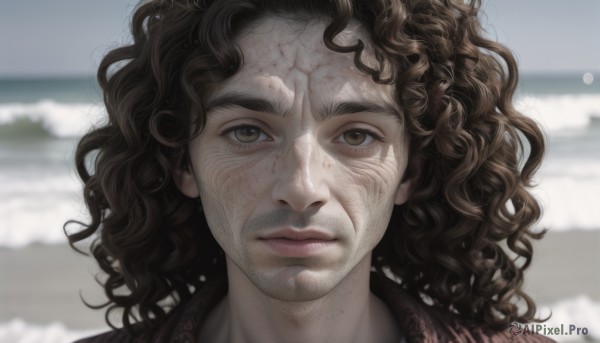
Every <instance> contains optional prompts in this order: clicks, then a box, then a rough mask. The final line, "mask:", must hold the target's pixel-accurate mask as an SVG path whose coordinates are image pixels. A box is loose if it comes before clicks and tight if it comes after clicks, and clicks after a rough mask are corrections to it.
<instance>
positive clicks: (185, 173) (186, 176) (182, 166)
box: [173, 156, 200, 198]
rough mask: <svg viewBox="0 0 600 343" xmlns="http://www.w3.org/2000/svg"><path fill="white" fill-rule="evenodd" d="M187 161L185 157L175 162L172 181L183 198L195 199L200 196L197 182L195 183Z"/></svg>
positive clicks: (191, 169) (194, 177)
mask: <svg viewBox="0 0 600 343" xmlns="http://www.w3.org/2000/svg"><path fill="white" fill-rule="evenodd" d="M187 160H188V159H187V156H182V157H181V158H178V159H177V160H176V161H175V163H174V164H175V168H174V169H173V181H174V182H175V186H177V188H178V189H179V191H180V192H181V193H183V194H184V195H185V196H187V197H190V198H197V197H199V196H200V192H199V190H198V182H196V176H195V175H194V171H193V168H192V167H191V165H190V163H188V162H187Z"/></svg>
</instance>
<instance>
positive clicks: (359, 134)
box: [337, 130, 375, 146]
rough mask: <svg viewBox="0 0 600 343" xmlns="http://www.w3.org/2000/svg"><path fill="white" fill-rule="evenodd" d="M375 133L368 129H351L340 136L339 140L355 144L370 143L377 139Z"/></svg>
mask: <svg viewBox="0 0 600 343" xmlns="http://www.w3.org/2000/svg"><path fill="white" fill-rule="evenodd" d="M374 136H375V135H374V134H373V133H371V132H369V131H367V130H349V131H346V132H344V133H342V134H341V135H340V136H339V137H338V139H337V140H338V141H340V140H341V141H342V143H346V144H349V145H353V146H362V145H369V144H371V143H372V142H373V140H374V139H375V137H374Z"/></svg>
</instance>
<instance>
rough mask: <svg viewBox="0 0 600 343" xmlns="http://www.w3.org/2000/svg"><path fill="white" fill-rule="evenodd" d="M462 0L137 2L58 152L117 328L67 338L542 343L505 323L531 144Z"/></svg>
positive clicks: (518, 293)
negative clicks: (66, 150) (74, 132)
mask: <svg viewBox="0 0 600 343" xmlns="http://www.w3.org/2000/svg"><path fill="white" fill-rule="evenodd" d="M477 9H478V4H477V3H474V4H463V3H460V2H450V1H443V2H442V1H434V0H430V1H408V0H404V1H382V2H376V1H375V2H374V1H355V2H350V1H341V0H340V1H331V2H326V1H317V0H314V1H266V0H264V1H258V0H255V1H251V0H246V1H227V0H221V1H197V2H194V3H188V2H186V1H182V2H178V1H159V0H156V1H150V2H147V3H145V4H143V5H142V6H141V7H139V8H138V10H137V11H136V13H135V14H134V17H133V25H132V32H133V36H134V43H133V44H132V45H131V46H127V47H123V48H120V49H116V50H114V51H112V52H111V53H109V54H108V55H107V56H106V58H105V59H104V60H103V62H102V64H101V66H100V70H99V81H100V84H101V86H102V87H103V90H104V94H105V97H104V98H105V103H106V107H107V112H108V115H109V123H108V124H107V125H106V126H105V127H102V128H99V129H96V130H95V131H92V132H91V133H89V134H88V135H86V136H85V137H84V138H83V139H82V141H81V143H80V145H79V149H78V152H77V156H76V159H77V163H78V170H79V173H80V175H81V177H82V179H83V180H84V182H85V189H84V195H85V197H86V202H87V204H88V207H89V210H90V214H91V217H92V222H91V223H90V224H88V225H85V229H84V230H83V231H81V232H78V233H73V234H70V235H69V238H70V241H71V243H72V244H74V243H75V242H77V241H79V240H81V239H83V238H86V237H89V236H91V235H93V234H95V233H97V234H98V236H97V237H98V238H97V240H96V241H95V242H94V243H93V246H92V251H93V253H94V256H95V258H96V259H97V260H98V262H99V264H100V266H101V268H102V269H103V270H104V271H105V272H106V273H107V274H108V278H107V279H106V281H105V282H104V287H105V290H106V292H107V296H108V298H109V302H108V303H107V304H106V305H107V306H109V312H110V311H112V310H114V309H118V308H122V310H123V326H124V328H123V329H119V330H115V331H113V332H110V333H106V334H103V335H100V336H96V337H93V338H90V339H87V340H83V342H121V341H139V342H448V341H456V342H463V341H472V342H481V341H499V342H503V341H508V340H514V341H532V342H533V341H538V342H545V341H549V340H548V339H546V338H544V337H540V336H513V335H512V334H511V333H510V331H509V330H508V327H509V325H510V324H511V323H512V322H513V321H521V322H524V321H532V320H535V319H534V314H535V305H534V303H533V301H532V300H531V299H530V298H529V297H528V296H527V295H526V294H524V293H523V292H522V290H521V284H522V282H523V274H522V272H523V270H524V269H525V268H526V267H527V265H528V264H529V262H530V259H531V254H532V249H531V244H530V241H529V238H540V237H541V235H540V234H534V233H533V232H531V231H530V227H531V225H532V224H533V223H534V222H535V221H536V220H537V218H538V217H539V214H540V209H539V206H538V205H537V203H536V202H535V200H534V199H533V198H532V197H531V196H530V194H529V193H528V192H527V190H526V186H527V185H528V183H529V181H530V179H531V176H532V174H533V172H534V171H535V169H536V168H537V167H538V165H539V163H540V160H541V157H542V154H543V150H544V145H543V137H542V135H541V133H540V131H539V129H538V128H537V127H536V126H535V125H534V124H533V123H532V122H531V121H530V120H529V119H527V118H526V117H524V116H523V115H521V114H520V113H518V112H516V111H515V110H514V108H513V107H512V104H511V96H512V93H513V92H514V90H515V85H516V84H515V83H516V69H515V62H514V60H513V59H512V57H511V55H510V53H509V52H508V50H506V48H504V47H502V46H501V45H499V44H497V43H493V42H490V41H488V40H486V39H484V38H483V37H482V36H481V33H480V28H479V24H478V22H477V20H476V15H477ZM492 53H495V54H498V55H499V56H501V57H502V58H503V59H504V63H505V64H506V66H507V70H506V71H505V70H503V67H502V64H501V63H500V62H499V61H498V60H497V59H496V57H494V55H493V54H492ZM117 63H121V66H120V68H117V70H114V69H111V67H112V68H115V67H114V65H115V64H117ZM109 69H110V72H109ZM518 132H521V133H522V134H523V135H524V137H525V138H526V139H527V141H528V143H529V145H530V147H531V153H530V155H529V156H528V157H527V158H526V159H525V164H524V167H523V169H522V170H519V168H518V166H519V159H518V158H517V156H518V155H517V154H518V151H519V150H518V149H519V144H521V139H520V138H519V135H518ZM96 150H97V151H98V155H97V157H96V160H95V170H94V173H90V172H89V171H88V170H87V168H86V167H85V161H84V160H85V158H86V156H87V155H88V154H89V153H91V152H93V151H96ZM504 243H506V247H507V249H508V250H510V252H511V253H512V255H513V256H516V257H517V258H520V259H522V260H523V262H522V263H521V262H519V263H515V259H512V258H511V257H509V255H508V253H507V252H506V251H504V250H503V248H502V247H501V246H502V245H501V244H504ZM518 261H520V260H518ZM123 286H125V293H123V289H122V287H123ZM519 298H520V299H522V300H523V301H524V303H525V313H524V314H520V313H519V308H518V307H517V306H516V305H515V301H516V300H518V299H519ZM169 299H170V302H167V301H166V300H169ZM132 318H137V320H136V321H138V323H137V324H132V323H131V319H132Z"/></svg>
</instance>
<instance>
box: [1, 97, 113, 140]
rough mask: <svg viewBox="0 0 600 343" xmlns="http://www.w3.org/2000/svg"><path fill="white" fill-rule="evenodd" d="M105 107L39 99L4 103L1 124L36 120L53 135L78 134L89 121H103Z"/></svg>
mask: <svg viewBox="0 0 600 343" xmlns="http://www.w3.org/2000/svg"><path fill="white" fill-rule="evenodd" d="M105 116H106V110H105V109H104V106H103V105H102V104H92V103H73V104H70V103H58V102H56V101H54V100H41V101H38V102H36V103H32V104H22V103H5V104H2V105H0V125H9V124H11V123H14V122H15V121H17V120H19V119H27V120H29V121H31V122H39V123H41V124H42V125H43V127H44V129H45V130H46V131H47V132H48V133H50V134H51V135H52V136H55V137H79V136H82V135H83V134H84V133H86V132H87V131H88V130H89V128H90V127H91V125H92V124H98V123H100V122H102V121H103V120H104V117H105Z"/></svg>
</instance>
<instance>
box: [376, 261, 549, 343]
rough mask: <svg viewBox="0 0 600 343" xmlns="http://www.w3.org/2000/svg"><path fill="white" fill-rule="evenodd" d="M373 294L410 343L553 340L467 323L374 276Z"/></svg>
mask: <svg viewBox="0 0 600 343" xmlns="http://www.w3.org/2000/svg"><path fill="white" fill-rule="evenodd" d="M371 291H372V292H373V293H374V294H375V295H377V296H378V297H379V298H381V299H382V300H383V301H384V302H385V303H386V304H387V305H388V307H389V308H390V310H391V311H392V313H393V314H394V316H395V317H396V321H397V324H398V328H399V329H400V330H401V331H402V332H403V334H404V335H405V338H406V340H407V341H408V342H428V343H436V342H461V343H463V342H464V343H495V342H498V343H499V342H514V343H549V342H554V340H552V339H550V338H548V337H545V336H541V335H536V334H525V333H522V332H517V331H515V332H514V334H513V331H511V330H510V328H506V329H505V330H500V331H494V330H491V329H489V328H487V327H484V326H482V325H481V324H478V323H474V322H470V321H466V320H464V319H463V318H461V317H459V316H458V315H456V314H454V313H450V312H447V311H443V310H441V309H438V308H433V307H430V306H427V305H425V304H423V303H422V302H420V301H417V300H416V299H414V298H413V297H411V296H410V295H408V294H407V293H406V292H404V290H403V289H402V288H401V287H400V286H399V285H398V284H397V283H395V282H394V281H392V280H390V279H388V278H387V277H385V276H383V275H377V274H374V273H372V275H371Z"/></svg>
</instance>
